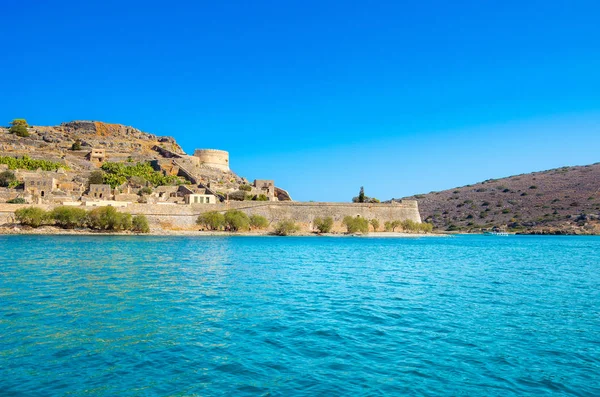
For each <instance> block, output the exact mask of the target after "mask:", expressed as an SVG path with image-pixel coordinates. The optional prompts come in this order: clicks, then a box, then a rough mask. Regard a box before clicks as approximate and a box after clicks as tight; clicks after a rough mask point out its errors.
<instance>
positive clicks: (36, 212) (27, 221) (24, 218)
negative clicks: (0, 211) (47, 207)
mask: <svg viewBox="0 0 600 397" xmlns="http://www.w3.org/2000/svg"><path fill="white" fill-rule="evenodd" d="M15 217H16V218H17V221H19V223H21V224H23V225H27V226H31V227H40V226H42V225H45V224H47V223H48V220H49V218H50V217H49V216H48V213H47V212H46V211H44V210H43V209H41V208H38V207H28V208H20V209H18V210H16V211H15Z"/></svg>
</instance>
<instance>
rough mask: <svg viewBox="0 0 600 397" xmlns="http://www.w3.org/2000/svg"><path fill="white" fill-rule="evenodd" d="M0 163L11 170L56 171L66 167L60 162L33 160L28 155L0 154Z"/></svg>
mask: <svg viewBox="0 0 600 397" xmlns="http://www.w3.org/2000/svg"><path fill="white" fill-rule="evenodd" d="M0 164H6V165H8V168H9V169H11V170H16V169H23V170H30V171H35V170H37V169H38V168H40V169H41V170H42V171H56V170H58V169H59V168H64V169H68V167H67V166H65V165H64V164H61V163H56V162H54V161H49V160H34V159H32V158H29V157H28V156H23V157H21V158H15V157H6V156H0Z"/></svg>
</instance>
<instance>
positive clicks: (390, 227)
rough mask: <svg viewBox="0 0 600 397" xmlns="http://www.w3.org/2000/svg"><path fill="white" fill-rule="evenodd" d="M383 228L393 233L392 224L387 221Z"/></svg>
mask: <svg viewBox="0 0 600 397" xmlns="http://www.w3.org/2000/svg"><path fill="white" fill-rule="evenodd" d="M383 228H384V230H385V231H386V232H391V231H392V222H390V221H385V223H384V224H383Z"/></svg>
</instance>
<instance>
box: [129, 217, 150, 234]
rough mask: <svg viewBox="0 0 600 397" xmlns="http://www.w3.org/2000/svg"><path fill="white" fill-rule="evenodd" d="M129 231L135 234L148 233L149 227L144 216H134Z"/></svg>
mask: <svg viewBox="0 0 600 397" xmlns="http://www.w3.org/2000/svg"><path fill="white" fill-rule="evenodd" d="M131 230H132V231H134V232H137V233H149V232H150V226H149V225H148V218H146V215H136V216H134V217H133V219H131Z"/></svg>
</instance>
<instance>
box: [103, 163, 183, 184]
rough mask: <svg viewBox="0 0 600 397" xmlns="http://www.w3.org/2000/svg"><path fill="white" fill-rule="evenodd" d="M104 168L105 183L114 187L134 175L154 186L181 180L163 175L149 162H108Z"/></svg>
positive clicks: (175, 182)
mask: <svg viewBox="0 0 600 397" xmlns="http://www.w3.org/2000/svg"><path fill="white" fill-rule="evenodd" d="M102 170H104V171H105V172H106V174H105V175H104V183H107V184H109V185H110V186H111V187H113V188H114V187H117V186H119V185H122V184H124V183H125V182H127V180H129V179H130V178H131V177H133V176H138V177H142V178H144V179H145V180H146V181H148V182H150V183H151V184H152V185H153V186H163V185H175V184H177V183H178V182H181V179H179V177H176V176H173V175H163V174H162V173H160V172H158V171H155V170H154V168H152V165H150V163H149V162H145V163H137V164H133V165H129V164H125V163H111V162H107V163H104V164H102Z"/></svg>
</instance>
